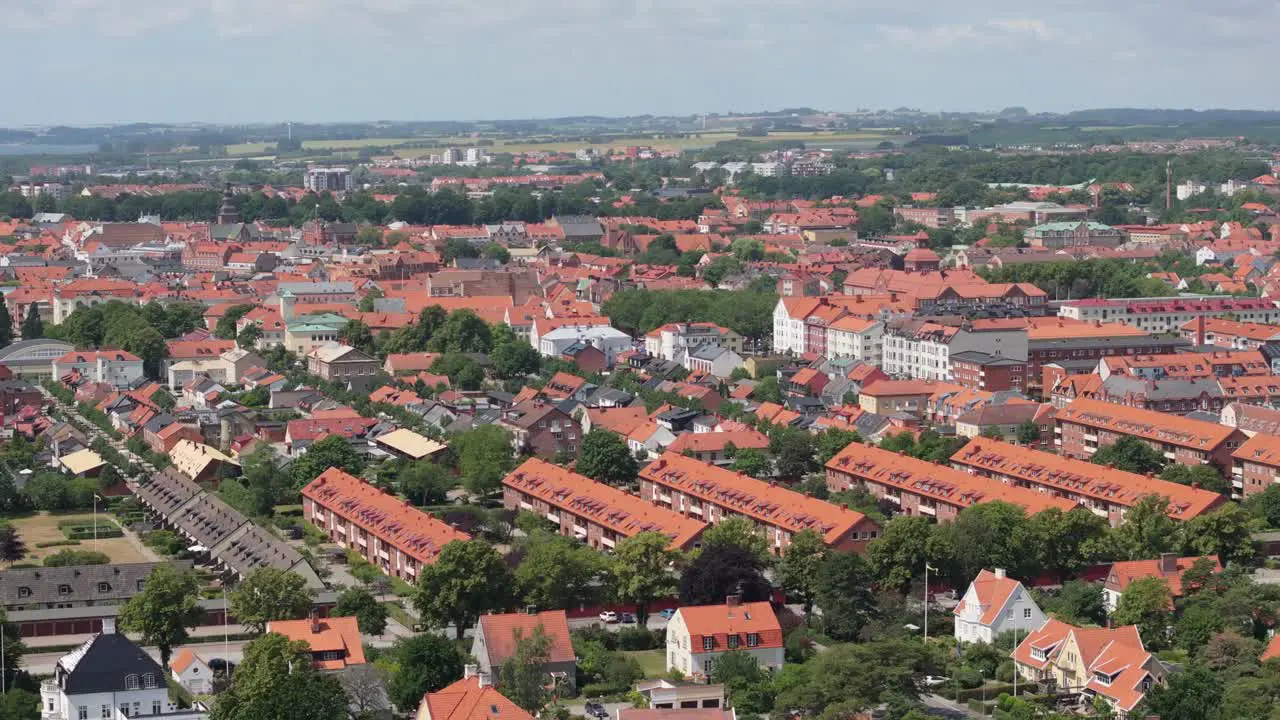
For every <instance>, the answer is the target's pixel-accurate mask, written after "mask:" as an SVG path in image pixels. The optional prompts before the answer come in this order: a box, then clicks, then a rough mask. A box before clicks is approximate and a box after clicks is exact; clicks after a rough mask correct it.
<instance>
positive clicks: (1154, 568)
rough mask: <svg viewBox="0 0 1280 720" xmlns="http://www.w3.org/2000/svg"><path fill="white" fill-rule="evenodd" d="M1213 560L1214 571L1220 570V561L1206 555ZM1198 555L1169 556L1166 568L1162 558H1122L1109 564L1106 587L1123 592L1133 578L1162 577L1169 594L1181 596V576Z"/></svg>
mask: <svg viewBox="0 0 1280 720" xmlns="http://www.w3.org/2000/svg"><path fill="white" fill-rule="evenodd" d="M1207 557H1208V558H1209V559H1210V560H1212V561H1213V567H1214V571H1215V572H1222V562H1221V561H1219V560H1218V558H1217V557H1216V556H1207ZM1199 559H1200V558H1199V557H1183V558H1169V560H1170V561H1171V563H1172V567H1169V568H1166V567H1165V561H1164V559H1163V558H1156V559H1155V560H1124V561H1119V562H1114V563H1112V564H1111V572H1110V573H1108V574H1107V588H1108V589H1110V590H1115V591H1117V592H1124V591H1125V589H1126V588H1128V587H1129V584H1130V583H1132V582H1133V581H1134V580H1138V579H1140V578H1147V577H1159V578H1164V580H1165V582H1167V583H1168V584H1169V594H1170V595H1172V596H1173V597H1175V598H1179V597H1182V576H1183V575H1184V574H1185V573H1186V572H1187V571H1188V570H1190V569H1191V566H1192V565H1195V564H1196V561H1197V560H1199Z"/></svg>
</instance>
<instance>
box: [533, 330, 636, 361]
mask: <svg viewBox="0 0 1280 720" xmlns="http://www.w3.org/2000/svg"><path fill="white" fill-rule="evenodd" d="M534 339H535V338H534V337H530V341H531V342H532V341H533V340H534ZM536 340H537V342H536V343H534V344H533V347H534V349H535V350H537V351H538V352H539V353H540V354H541V355H543V356H544V357H560V355H561V354H562V353H563V352H564V350H565V348H567V347H569V346H570V345H573V344H575V343H584V344H587V345H591V346H593V347H595V348H596V349H597V350H599V351H600V352H602V353H604V356H605V360H606V361H607V362H608V363H609V364H610V365H613V361H614V358H616V357H618V355H619V354H620V353H624V352H626V351H628V350H630V349H631V347H632V340H631V336H630V335H628V334H626V333H624V332H622V331H621V330H618V329H617V328H613V327H610V326H608V325H562V326H560V327H558V328H556V329H554V330H551V331H548V332H546V333H545V334H542V335H539V336H537V337H536Z"/></svg>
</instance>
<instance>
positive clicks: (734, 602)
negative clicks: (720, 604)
mask: <svg viewBox="0 0 1280 720" xmlns="http://www.w3.org/2000/svg"><path fill="white" fill-rule="evenodd" d="M724 604H725V605H728V606H729V607H738V606H739V605H741V604H742V596H741V595H738V594H734V595H730V596H728V597H726V598H725V599H724Z"/></svg>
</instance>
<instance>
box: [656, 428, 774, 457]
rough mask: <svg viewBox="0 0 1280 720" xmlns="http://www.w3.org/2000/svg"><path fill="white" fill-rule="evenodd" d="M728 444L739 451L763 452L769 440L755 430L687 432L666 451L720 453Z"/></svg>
mask: <svg viewBox="0 0 1280 720" xmlns="http://www.w3.org/2000/svg"><path fill="white" fill-rule="evenodd" d="M730 443H732V444H733V446H734V447H736V448H737V449H739V450H744V449H746V448H752V449H755V450H764V449H766V448H768V447H769V438H768V436H766V435H765V434H764V433H762V432H758V431H756V430H739V431H736V432H709V433H693V432H687V433H681V434H680V435H678V436H677V437H676V441H675V442H673V443H671V445H670V446H668V447H667V449H668V450H670V451H671V452H674V453H682V452H684V451H685V450H690V451H692V452H695V453H697V452H720V451H722V450H724V448H725V447H726V446H727V445H729V444H730Z"/></svg>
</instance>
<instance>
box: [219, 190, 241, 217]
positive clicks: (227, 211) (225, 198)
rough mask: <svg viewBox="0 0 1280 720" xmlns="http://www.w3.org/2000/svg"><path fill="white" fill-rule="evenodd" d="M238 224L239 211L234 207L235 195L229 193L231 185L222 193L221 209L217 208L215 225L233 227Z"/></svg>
mask: <svg viewBox="0 0 1280 720" xmlns="http://www.w3.org/2000/svg"><path fill="white" fill-rule="evenodd" d="M238 222H240V211H239V210H238V209H237V208H236V205H235V193H234V192H232V191H231V183H227V186H226V187H225V188H224V189H223V191H222V207H220V208H218V218H217V221H216V223H215V224H217V225H234V224H236V223H238Z"/></svg>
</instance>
